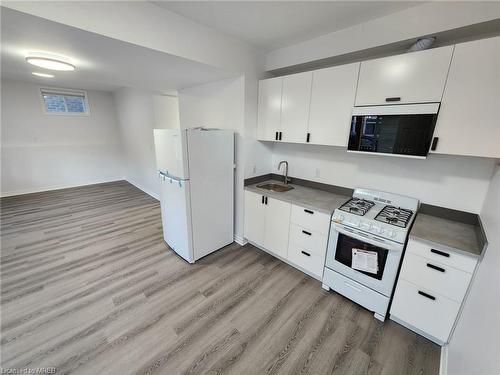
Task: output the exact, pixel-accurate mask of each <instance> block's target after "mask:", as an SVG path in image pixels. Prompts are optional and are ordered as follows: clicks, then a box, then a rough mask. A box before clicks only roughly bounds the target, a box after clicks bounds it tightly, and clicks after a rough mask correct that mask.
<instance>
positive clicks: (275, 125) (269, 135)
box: [258, 77, 283, 141]
mask: <svg viewBox="0 0 500 375" xmlns="http://www.w3.org/2000/svg"><path fill="white" fill-rule="evenodd" d="M282 89H283V77H277V78H270V79H265V80H262V81H259V103H258V138H259V139H261V140H264V141H274V140H277V137H276V135H277V133H278V132H279V131H280V130H281V93H282Z"/></svg>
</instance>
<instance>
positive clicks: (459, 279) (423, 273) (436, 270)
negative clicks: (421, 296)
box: [399, 253, 472, 303]
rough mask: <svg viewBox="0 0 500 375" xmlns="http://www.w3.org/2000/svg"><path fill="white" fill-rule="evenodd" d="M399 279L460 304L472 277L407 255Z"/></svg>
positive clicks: (424, 259) (443, 265)
mask: <svg viewBox="0 0 500 375" xmlns="http://www.w3.org/2000/svg"><path fill="white" fill-rule="evenodd" d="M399 277H400V278H402V279H405V280H406V281H410V282H411V283H413V284H415V285H417V286H421V287H423V288H425V289H428V290H430V291H432V292H435V293H438V294H441V295H443V296H445V297H448V298H450V299H452V300H454V301H456V302H458V303H461V302H462V299H463V298H464V295H465V292H466V291H467V287H468V285H469V282H470V279H471V277H472V275H471V274H470V273H467V272H464V271H461V270H458V269H456V268H453V267H449V266H447V265H446V264H443V263H440V262H436V261H434V260H431V259H427V258H423V257H420V256H418V255H415V254H413V253H407V254H406V255H405V257H404V260H403V266H402V267H401V274H400V275H399Z"/></svg>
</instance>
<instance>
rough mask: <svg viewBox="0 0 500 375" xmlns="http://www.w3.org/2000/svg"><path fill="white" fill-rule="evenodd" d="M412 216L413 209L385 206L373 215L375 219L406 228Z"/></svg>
mask: <svg viewBox="0 0 500 375" xmlns="http://www.w3.org/2000/svg"><path fill="white" fill-rule="evenodd" d="M412 216H413V211H411V210H407V209H405V208H401V207H394V206H385V207H384V208H383V209H382V210H381V211H380V212H379V213H378V214H377V216H375V220H378V221H381V222H383V223H388V224H392V225H395V226H397V227H401V228H406V226H407V225H408V223H409V222H410V219H411V217H412Z"/></svg>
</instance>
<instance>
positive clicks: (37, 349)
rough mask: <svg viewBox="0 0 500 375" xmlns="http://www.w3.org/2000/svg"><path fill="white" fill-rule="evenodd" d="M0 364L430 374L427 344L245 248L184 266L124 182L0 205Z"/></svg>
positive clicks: (149, 210)
mask: <svg viewBox="0 0 500 375" xmlns="http://www.w3.org/2000/svg"><path fill="white" fill-rule="evenodd" d="M1 205H2V207H1V236H2V242H1V245H2V253H1V329H2V336H1V355H2V358H1V361H2V362H1V364H2V367H3V368H42V367H56V368H57V372H56V373H57V374H68V373H77V374H91V375H96V374H120V375H121V374H153V373H155V374H169V375H170V374H197V373H207V374H397V375H401V374H437V373H438V368H439V355H440V351H439V347H438V346H436V345H434V344H432V343H431V342H429V341H428V340H426V339H424V338H422V337H419V336H418V335H416V334H414V333H413V332H411V331H409V330H407V329H405V328H403V327H401V326H399V325H398V324H396V323H394V322H391V321H386V322H385V323H384V324H382V323H380V322H378V321H377V320H375V319H374V318H373V314H371V313H370V312H368V311H366V310H364V309H363V308H361V307H360V306H358V305H356V304H354V303H353V302H351V301H349V300H348V299H346V298H344V297H342V296H340V295H338V294H335V293H328V292H326V291H324V290H323V289H322V288H321V285H320V283H319V282H318V281H316V280H314V279H312V278H310V277H308V276H306V275H304V274H303V273H301V272H300V271H298V270H295V269H294V268H292V267H290V266H288V265H286V264H285V263H283V262H281V261H279V260H277V259H275V258H273V257H272V256H270V255H268V254H266V253H265V252H262V251H260V250H258V249H256V248H255V247H253V246H250V245H247V246H243V247H241V246H239V245H237V244H232V245H230V246H228V247H226V248H224V249H222V250H220V251H218V252H216V253H214V254H212V255H210V256H208V257H206V258H204V259H202V260H201V261H199V262H197V263H196V264H194V265H189V264H188V263H186V262H184V261H183V260H182V259H181V258H179V257H178V256H177V255H176V254H175V253H174V252H173V251H172V250H170V249H169V248H168V247H167V246H166V245H165V243H164V242H163V239H162V231H161V218H160V208H159V203H158V202H157V201H156V200H155V199H153V198H151V197H149V196H148V195H146V194H145V193H143V192H141V191H140V190H138V189H137V188H135V187H134V186H132V185H130V184H129V183H127V182H124V181H123V182H114V183H106V184H99V185H92V186H86V187H78V188H72V189H64V190H58V191H52V192H45V193H36V194H30V195H24V196H18V197H11V198H3V199H2V200H1Z"/></svg>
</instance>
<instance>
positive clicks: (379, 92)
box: [356, 46, 453, 106]
mask: <svg viewBox="0 0 500 375" xmlns="http://www.w3.org/2000/svg"><path fill="white" fill-rule="evenodd" d="M452 53H453V46H447V47H441V48H434V49H429V50H425V51H419V52H412V53H405V54H402V55H397V56H390V57H384V58H381V59H376V60H369V61H363V62H362V63H361V69H360V72H359V83H358V92H357V94H356V105H357V106H361V105H378V104H387V103H388V102H387V101H386V100H387V98H400V100H398V101H395V102H392V101H390V103H393V104H394V103H423V102H440V101H441V97H442V95H443V90H444V85H445V83H446V75H447V73H448V68H449V66H450V61H451V55H452Z"/></svg>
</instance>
